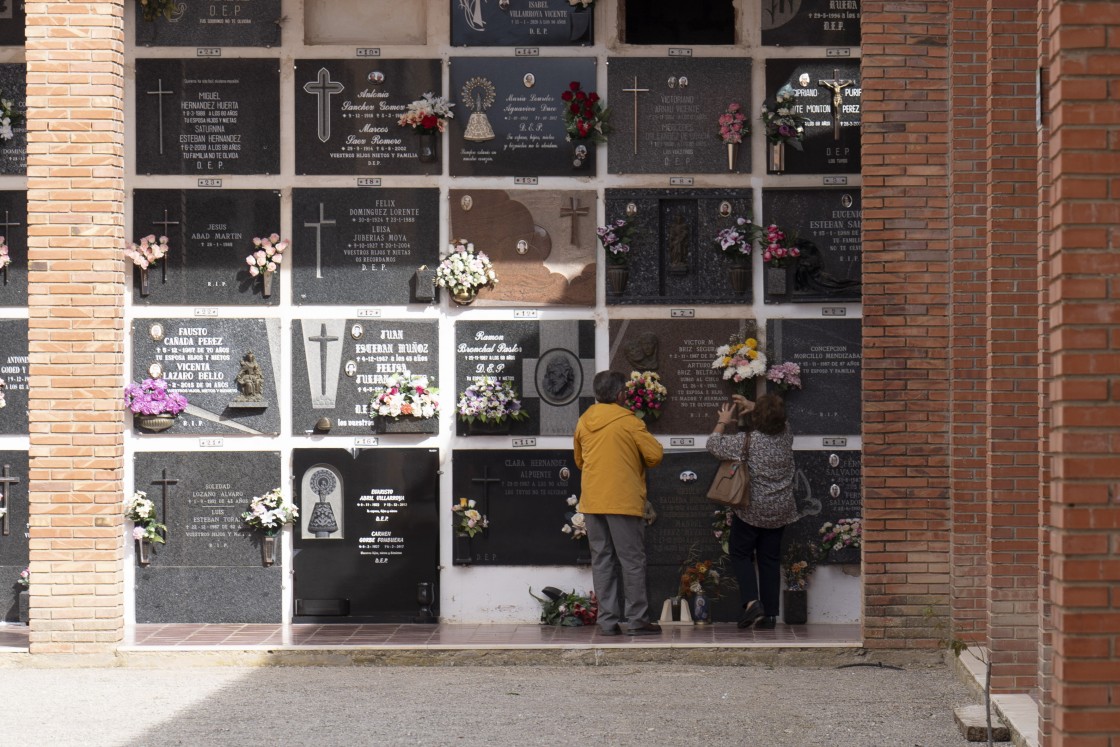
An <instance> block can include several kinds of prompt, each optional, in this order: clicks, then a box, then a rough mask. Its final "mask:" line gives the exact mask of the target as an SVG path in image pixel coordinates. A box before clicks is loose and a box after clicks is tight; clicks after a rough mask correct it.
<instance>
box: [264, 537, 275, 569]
mask: <svg viewBox="0 0 1120 747" xmlns="http://www.w3.org/2000/svg"><path fill="white" fill-rule="evenodd" d="M275 564H276V536H275V535H272V534H266V535H264V536H262V537H261V565H263V566H264V567H265V568H271V567H272V566H273V565H275Z"/></svg>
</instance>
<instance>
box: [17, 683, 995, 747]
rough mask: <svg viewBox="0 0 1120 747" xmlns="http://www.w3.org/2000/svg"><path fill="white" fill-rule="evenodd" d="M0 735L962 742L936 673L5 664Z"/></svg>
mask: <svg viewBox="0 0 1120 747" xmlns="http://www.w3.org/2000/svg"><path fill="white" fill-rule="evenodd" d="M0 681H2V682H3V688H4V691H5V692H6V693H7V694H8V697H7V698H6V700H7V704H8V708H6V709H5V710H6V713H5V715H4V718H3V727H2V728H0V734H2V740H0V742H2V743H3V744H6V745H13V746H15V745H19V746H20V747H38V746H39V745H43V746H44V747H46V746H49V747H59V746H62V745H83V746H84V745H238V746H240V745H246V746H249V745H270V746H271V745H276V744H286V745H316V746H319V745H324V746H327V745H347V746H348V747H352V746H354V745H464V746H466V745H577V744H580V745H582V744H589V743H590V744H594V745H596V747H598V745H647V744H648V745H672V746H674V747H677V746H680V745H705V746H706V747H717V746H722V745H747V746H750V747H754V746H755V745H758V746H759V747H782V746H786V745H788V746H789V747H812V746H814V745H828V746H829V747H832V746H833V745H843V746H844V747H911V746H912V745H920V746H921V747H951V746H954V745H966V744H968V743H967V742H965V741H964V739H963V738H962V737H961V736H960V734H959V733H958V732H957V729H956V726H955V725H954V723H953V709H954V708H955V707H956V706H958V705H965V704H968V703H973V702H975V700H974V699H973V698H971V697H970V695H969V693H968V692H967V690H966V689H965V687H964V686H963V685H961V684H960V683H958V682H957V681H956V680H955V679H954V677H953V675H952V674H951V673H950V672H949V670H948V669H947V668H946V667H944V666H922V665H916V666H910V667H907V669H906V671H895V670H891V669H873V668H867V667H851V668H846V669H831V668H830V669H814V668H802V667H783V668H779V669H775V668H770V667H764V666H745V667H700V666H681V665H669V666H656V665H619V666H608V667H579V666H567V667H537V666H514V667H353V666H350V667H278V668H236V667H231V668H210V669H169V670H142V669H53V670H51V669H19V668H16V669H5V670H3V671H0Z"/></svg>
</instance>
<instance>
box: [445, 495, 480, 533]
mask: <svg viewBox="0 0 1120 747" xmlns="http://www.w3.org/2000/svg"><path fill="white" fill-rule="evenodd" d="M451 513H452V514H454V516H455V534H457V535H458V536H460V537H473V536H475V535H476V534H478V533H479V532H481V531H482V530H483V529H486V528H487V527H488V526H490V520H489V519H487V518H486V516H485V515H484V514H482V513H481V512H479V510H478V509H477V508H475V502H474V501H473V500H467V499H466V498H460V499H459V502H458V503H453V504H452V505H451Z"/></svg>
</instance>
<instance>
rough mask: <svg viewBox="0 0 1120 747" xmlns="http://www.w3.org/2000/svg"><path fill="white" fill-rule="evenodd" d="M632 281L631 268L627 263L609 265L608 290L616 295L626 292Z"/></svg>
mask: <svg viewBox="0 0 1120 747" xmlns="http://www.w3.org/2000/svg"><path fill="white" fill-rule="evenodd" d="M628 282H630V268H629V267H628V266H627V265H607V290H608V291H609V292H610V293H611V294H612V295H615V296H621V295H622V294H623V293H625V292H626V284H627V283H628Z"/></svg>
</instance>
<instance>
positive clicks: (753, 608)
mask: <svg viewBox="0 0 1120 747" xmlns="http://www.w3.org/2000/svg"><path fill="white" fill-rule="evenodd" d="M760 617H762V605H761V604H759V603H758V600H757V599H752V600H751V601H750V602H748V603H747V606H746V607H744V608H743V614H741V615H739V627H740V628H749V627H750V626H751V623H753V622H754V621H755V620H757V619H758V618H760Z"/></svg>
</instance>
